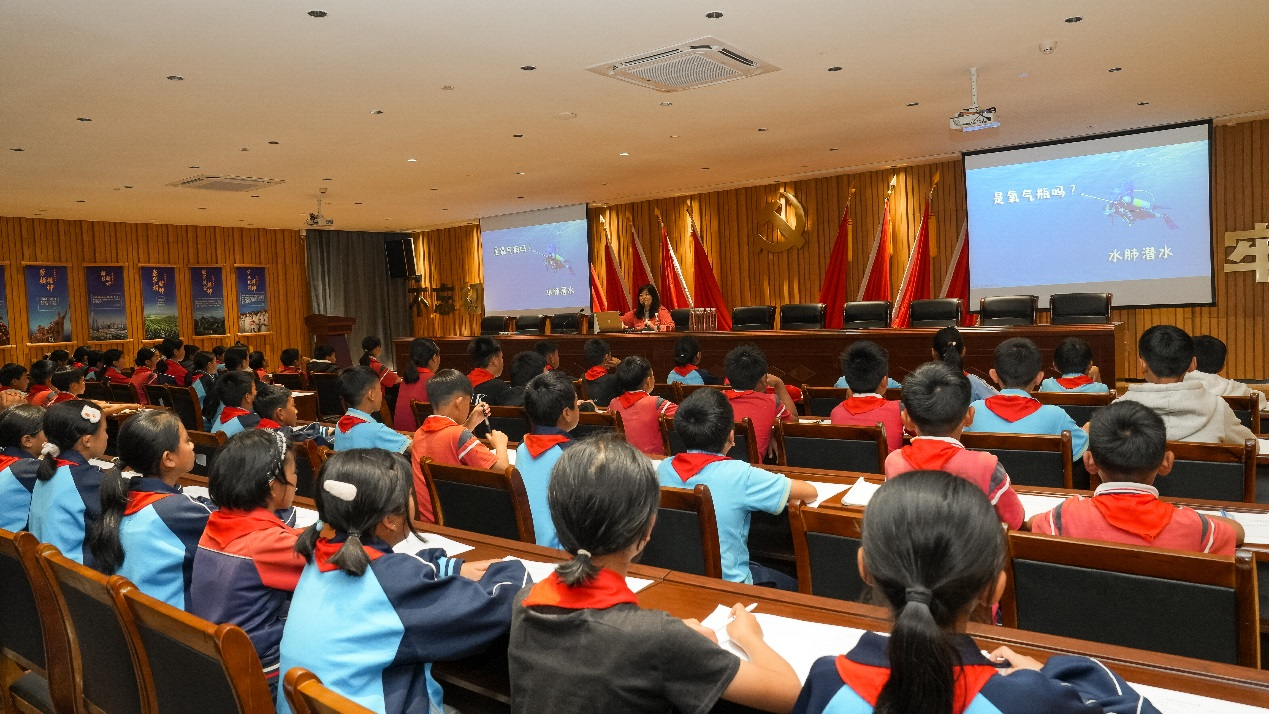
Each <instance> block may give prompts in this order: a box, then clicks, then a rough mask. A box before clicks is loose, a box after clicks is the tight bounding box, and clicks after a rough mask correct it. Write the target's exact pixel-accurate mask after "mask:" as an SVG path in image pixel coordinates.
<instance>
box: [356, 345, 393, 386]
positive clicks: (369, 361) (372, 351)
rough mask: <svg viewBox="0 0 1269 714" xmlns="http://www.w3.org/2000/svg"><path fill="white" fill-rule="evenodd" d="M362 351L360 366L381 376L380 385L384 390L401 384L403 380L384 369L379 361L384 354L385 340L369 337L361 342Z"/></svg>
mask: <svg viewBox="0 0 1269 714" xmlns="http://www.w3.org/2000/svg"><path fill="white" fill-rule="evenodd" d="M361 349H362V354H361V360H360V361H359V362H358V364H360V365H362V366H363V367H369V368H370V369H373V370H374V371H375V374H377V375H379V383H380V384H381V385H383V388H384V389H390V388H392V387H395V386H396V385H398V384H400V383H401V378H400V377H398V376H397V373H396V372H393V371H392V370H390V369H388V368H387V367H384V366H383V363H382V362H380V361H379V355H380V354H382V353H383V340H381V339H379V338H378V337H375V336H374V335H367V336H366V338H365V339H363V340H362V341H361Z"/></svg>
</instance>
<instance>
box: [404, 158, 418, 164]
mask: <svg viewBox="0 0 1269 714" xmlns="http://www.w3.org/2000/svg"><path fill="white" fill-rule="evenodd" d="M405 162H406V163H407V164H414V163H418V159H406V160H405Z"/></svg>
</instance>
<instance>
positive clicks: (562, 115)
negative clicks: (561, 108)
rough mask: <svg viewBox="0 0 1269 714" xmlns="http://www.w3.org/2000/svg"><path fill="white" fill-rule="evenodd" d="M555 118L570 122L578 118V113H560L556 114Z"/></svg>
mask: <svg viewBox="0 0 1269 714" xmlns="http://www.w3.org/2000/svg"><path fill="white" fill-rule="evenodd" d="M555 118H556V119H565V120H568V119H576V118H577V114H576V112H560V113H559V114H556V115H555Z"/></svg>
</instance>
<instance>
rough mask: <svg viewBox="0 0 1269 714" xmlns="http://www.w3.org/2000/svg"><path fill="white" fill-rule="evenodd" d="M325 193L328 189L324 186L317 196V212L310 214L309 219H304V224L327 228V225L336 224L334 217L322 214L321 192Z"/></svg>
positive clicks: (309, 226) (310, 226)
mask: <svg viewBox="0 0 1269 714" xmlns="http://www.w3.org/2000/svg"><path fill="white" fill-rule="evenodd" d="M324 193H326V189H324V188H323V189H321V190H320V193H319V194H318V196H317V213H310V214H308V220H307V221H304V226H305V227H306V228H326V227H329V226H333V225H335V219H334V218H327V217H326V216H323V215H322V196H321V194H324Z"/></svg>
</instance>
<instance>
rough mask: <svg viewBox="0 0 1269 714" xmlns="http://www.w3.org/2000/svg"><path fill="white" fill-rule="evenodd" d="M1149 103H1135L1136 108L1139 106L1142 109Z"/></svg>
mask: <svg viewBox="0 0 1269 714" xmlns="http://www.w3.org/2000/svg"><path fill="white" fill-rule="evenodd" d="M1149 103H1150V102H1137V106H1139V107H1144V106H1146V105H1147V104H1149Z"/></svg>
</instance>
